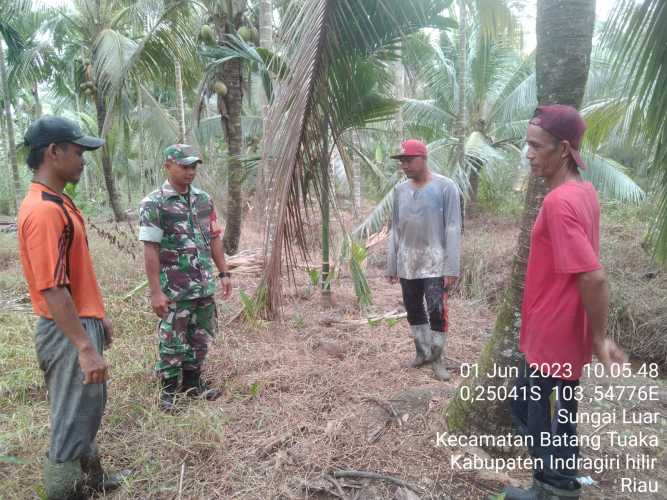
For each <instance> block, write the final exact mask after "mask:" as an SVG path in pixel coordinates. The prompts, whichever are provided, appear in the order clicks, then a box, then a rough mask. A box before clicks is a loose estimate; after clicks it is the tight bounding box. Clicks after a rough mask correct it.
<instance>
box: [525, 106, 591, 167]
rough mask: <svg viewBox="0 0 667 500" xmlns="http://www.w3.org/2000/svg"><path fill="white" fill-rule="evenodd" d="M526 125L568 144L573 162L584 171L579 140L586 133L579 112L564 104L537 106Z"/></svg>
mask: <svg viewBox="0 0 667 500" xmlns="http://www.w3.org/2000/svg"><path fill="white" fill-rule="evenodd" d="M528 123H530V124H531V125H535V126H537V127H540V128H541V129H543V130H546V131H547V132H549V133H550V134H551V135H553V136H554V137H556V138H557V139H560V140H561V141H567V142H569V143H570V146H571V148H570V154H571V155H572V158H573V159H574V162H575V163H576V164H577V166H578V167H579V168H581V169H582V170H586V164H585V163H584V160H582V159H581V154H580V153H579V146H581V139H582V138H583V137H584V132H586V122H584V119H583V118H582V117H581V114H579V111H577V110H576V109H575V108H573V107H572V106H565V105H564V104H550V105H548V106H538V107H537V109H536V110H535V113H534V114H533V117H532V118H531V119H530V121H529V122H528Z"/></svg>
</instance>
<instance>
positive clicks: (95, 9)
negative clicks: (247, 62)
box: [54, 0, 196, 220]
mask: <svg viewBox="0 0 667 500" xmlns="http://www.w3.org/2000/svg"><path fill="white" fill-rule="evenodd" d="M190 8H191V6H190V2H187V1H184V0H183V1H175V2H136V1H132V0H76V1H74V2H72V4H71V5H70V6H69V8H65V9H64V10H63V11H62V12H61V17H60V18H59V20H58V23H57V25H56V26H55V29H54V38H55V40H56V44H57V46H58V48H59V49H60V50H62V51H63V53H66V54H71V55H73V56H74V57H73V60H74V58H76V57H78V58H79V61H80V62H79V63H78V64H79V65H80V67H79V71H78V75H80V76H81V77H82V78H83V79H84V81H83V82H82V84H81V85H82V86H83V85H85V87H82V90H83V91H84V93H85V95H84V97H85V98H86V99H89V100H90V102H91V103H92V104H93V105H94V107H95V111H96V117H97V124H98V133H99V134H100V135H101V136H103V137H106V136H107V134H108V132H109V129H110V128H111V127H113V126H114V125H115V124H117V123H118V121H119V118H120V117H121V110H122V100H123V98H124V96H127V94H128V92H130V91H131V90H130V88H131V86H132V82H133V81H136V80H137V79H141V80H152V81H164V80H165V79H166V80H167V81H168V82H169V83H168V84H169V86H170V87H172V86H173V82H174V79H175V76H174V73H173V72H172V71H170V68H174V64H173V63H174V59H177V60H179V61H181V62H190V61H193V60H194V59H195V54H196V50H195V44H194V37H192V36H191V34H190V33H191V31H192V30H191V26H190V25H189V21H190V19H191V16H190V15H189V14H190ZM194 66H195V65H194V64H187V63H184V64H183V68H184V72H186V69H188V68H190V67H194ZM192 76H193V75H192V74H191V73H188V74H187V77H186V76H185V75H184V78H186V79H187V78H189V79H190V80H192ZM165 83H166V82H165ZM126 109H127V108H126ZM111 146H112V145H110V144H109V143H107V144H106V145H105V146H104V147H103V148H101V159H102V167H103V174H104V183H105V186H106V190H107V193H108V196H109V204H110V206H111V209H112V210H113V214H114V218H115V219H116V220H123V219H124V218H125V214H124V212H123V210H122V207H121V204H120V199H119V194H118V190H117V188H116V182H115V179H114V172H113V161H112V153H111V151H110V148H111Z"/></svg>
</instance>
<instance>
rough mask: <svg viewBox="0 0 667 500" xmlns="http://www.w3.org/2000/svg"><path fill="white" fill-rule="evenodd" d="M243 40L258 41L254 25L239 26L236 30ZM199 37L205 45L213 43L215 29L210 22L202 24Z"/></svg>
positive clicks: (214, 41)
mask: <svg viewBox="0 0 667 500" xmlns="http://www.w3.org/2000/svg"><path fill="white" fill-rule="evenodd" d="M236 33H237V34H238V36H240V37H241V38H242V39H243V41H244V42H251V43H254V44H255V45H257V44H258V43H259V32H258V31H257V29H256V28H255V27H254V26H245V25H244V26H241V27H240V28H239V29H238V30H237V32H236ZM199 39H200V40H201V41H202V42H204V43H205V44H207V45H215V44H216V43H217V41H216V39H215V30H214V29H213V26H211V25H210V24H204V25H202V27H201V30H200V31H199Z"/></svg>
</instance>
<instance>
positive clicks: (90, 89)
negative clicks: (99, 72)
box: [79, 81, 97, 95]
mask: <svg viewBox="0 0 667 500" xmlns="http://www.w3.org/2000/svg"><path fill="white" fill-rule="evenodd" d="M79 90H81V92H83V93H84V94H86V95H93V94H95V93H96V92H97V87H96V86H95V84H94V83H93V82H91V81H85V82H83V83H82V84H81V85H79Z"/></svg>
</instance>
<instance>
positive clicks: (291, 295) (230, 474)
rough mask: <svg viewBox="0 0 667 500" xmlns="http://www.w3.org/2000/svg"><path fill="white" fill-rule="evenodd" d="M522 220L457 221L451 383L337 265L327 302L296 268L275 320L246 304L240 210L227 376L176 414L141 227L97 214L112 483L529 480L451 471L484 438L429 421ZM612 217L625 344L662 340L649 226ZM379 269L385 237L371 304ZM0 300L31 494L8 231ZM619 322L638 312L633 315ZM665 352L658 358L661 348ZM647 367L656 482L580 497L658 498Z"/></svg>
mask: <svg viewBox="0 0 667 500" xmlns="http://www.w3.org/2000/svg"><path fill="white" fill-rule="evenodd" d="M515 224H516V222H515V221H514V220H507V219H500V218H497V217H491V216H486V215H485V216H483V217H481V216H480V217H478V218H476V219H474V220H473V221H471V222H470V223H468V225H467V228H466V235H465V238H464V241H465V249H464V278H463V281H462V284H461V287H460V290H459V293H457V294H456V295H455V296H454V297H453V298H452V299H451V301H450V308H451V309H450V316H451V330H450V337H449V340H448V347H447V349H446V356H447V362H448V364H449V366H450V368H451V369H452V372H453V373H454V374H455V376H454V377H453V379H452V381H450V382H448V383H439V382H437V381H436V380H434V379H433V378H432V376H431V372H430V369H428V368H424V369H421V370H409V369H406V368H403V367H402V365H403V363H404V362H405V361H407V360H409V359H410V358H411V356H412V355H413V347H412V343H411V341H410V339H409V338H408V337H407V333H406V332H407V322H406V321H405V319H398V320H395V319H390V320H379V321H371V322H368V321H366V319H365V317H366V316H364V315H361V314H360V312H359V310H358V308H357V306H356V301H355V297H354V292H353V286H352V283H351V281H350V280H349V278H348V277H346V274H345V273H343V274H342V276H341V278H340V279H339V280H338V281H336V282H335V283H334V285H333V290H334V295H333V298H334V304H333V307H331V308H327V307H324V305H323V304H322V303H321V301H320V296H319V292H318V290H317V289H316V288H314V287H313V286H312V285H311V284H310V282H309V277H308V274H307V273H306V272H305V271H303V270H300V271H297V272H296V274H295V276H296V283H295V284H293V285H292V286H286V288H285V310H284V319H283V321H282V322H271V323H269V322H263V321H262V320H260V319H259V318H255V317H253V316H252V315H250V317H249V318H248V317H246V316H245V315H244V314H242V313H241V314H239V312H240V311H242V309H243V303H242V301H241V299H240V290H244V292H245V293H247V294H252V292H253V290H254V287H255V286H256V283H257V281H258V274H257V272H256V271H257V268H258V267H257V262H256V258H255V255H256V254H255V252H254V249H257V248H258V247H259V246H260V235H259V232H258V231H256V230H254V229H253V227H252V225H247V226H246V227H245V228H244V231H245V233H244V236H243V244H242V248H243V249H245V251H246V252H245V253H244V256H243V257H242V258H240V259H239V260H238V261H237V264H240V267H238V268H237V269H236V272H235V273H234V287H235V290H234V294H233V297H232V299H231V300H230V301H228V302H222V301H221V300H219V302H218V305H219V319H220V332H219V335H218V337H217V339H216V341H215V343H214V344H213V346H212V349H211V351H210V353H209V358H208V365H207V368H206V375H207V377H208V378H209V379H210V380H211V381H212V382H213V383H214V384H216V385H217V386H219V387H222V388H223V389H224V395H223V396H222V397H221V398H220V399H218V400H217V401H215V402H203V401H190V402H188V401H181V403H182V412H181V413H180V414H179V415H178V416H168V415H164V414H162V413H160V412H159V411H158V410H157V396H158V386H157V382H156V380H155V378H154V376H153V374H152V365H153V363H154V360H155V357H156V344H155V335H154V330H155V318H154V316H153V314H152V313H151V311H150V307H149V304H148V300H147V297H146V290H139V291H135V292H134V293H131V292H132V291H133V290H134V289H135V288H136V287H137V285H139V284H140V283H141V282H142V281H143V279H144V278H143V268H142V259H141V253H140V247H139V246H138V244H137V243H136V242H135V241H134V236H133V231H134V229H133V228H130V227H127V226H125V225H123V226H116V225H113V224H108V223H107V224H103V223H96V226H95V228H92V227H91V228H90V240H91V247H92V249H93V253H94V258H95V264H96V269H97V270H98V276H99V280H100V282H101V285H102V289H103V293H104V296H105V300H106V305H107V309H108V312H109V314H110V316H111V317H112V319H113V320H114V322H115V326H116V340H115V342H114V345H113V347H112V348H111V350H110V351H109V352H108V353H107V357H108V360H109V362H110V364H111V381H110V382H109V402H108V406H107V411H106V415H105V418H104V422H103V425H102V429H101V431H100V434H99V445H100V449H101V451H102V454H103V460H104V463H105V464H106V466H107V467H108V468H122V469H127V468H129V469H132V470H133V471H134V472H133V475H132V476H131V478H130V479H129V481H128V482H127V484H126V485H125V486H124V487H123V489H122V491H120V492H118V493H116V494H114V495H109V497H110V498H118V499H122V498H141V499H173V498H184V499H200V498H201V499H209V498H211V499H212V498H225V499H227V498H239V499H285V500H287V499H301V498H312V499H330V498H346V499H348V500H352V499H390V498H404V499H414V498H423V499H428V498H437V499H442V498H453V499H475V498H486V497H487V496H488V495H489V494H492V493H494V492H498V491H500V490H501V489H502V484H503V483H504V482H507V481H510V482H513V483H515V484H524V485H525V484H528V483H529V481H530V474H529V473H527V472H518V473H514V472H511V473H509V474H506V473H500V474H496V473H492V472H488V471H460V470H453V469H452V467H451V464H450V459H451V456H452V455H453V454H461V453H468V454H478V455H483V454H484V452H483V451H482V450H479V449H451V448H445V447H438V446H436V435H437V433H438V432H445V431H447V424H446V421H445V418H444V417H443V411H444V409H445V408H446V405H447V403H448V401H449V400H450V399H451V398H452V397H454V394H455V393H456V390H457V387H458V384H459V382H460V380H461V379H460V376H459V375H458V368H459V365H460V364H461V363H471V362H474V361H475V360H476V358H477V357H478V355H479V353H480V351H481V349H482V347H483V345H484V343H485V340H486V338H487V336H488V332H489V331H490V329H491V327H492V325H493V321H494V307H495V306H496V305H497V303H498V301H499V300H500V296H501V293H502V289H503V286H504V282H505V280H506V278H507V273H508V269H509V264H510V260H511V256H512V252H513V250H514V246H515V242H516V232H517V230H516V226H515ZM605 227H606V229H605V231H607V232H606V233H605V235H606V236H608V238H607V239H608V240H609V241H613V245H612V246H611V247H610V246H607V247H606V250H605V254H604V259H605V261H606V262H605V264H606V265H607V266H608V267H609V268H610V273H611V274H612V275H614V276H621V277H622V276H625V278H623V279H620V278H619V280H618V283H617V284H616V285H615V294H616V295H619V294H620V295H623V296H624V297H634V302H633V303H629V304H627V305H626V307H625V308H624V309H623V310H618V308H617V309H615V316H614V317H615V318H616V321H615V322H614V323H613V325H612V326H613V328H614V332H615V334H618V335H619V336H622V335H626V336H629V337H628V338H629V339H630V340H629V341H633V340H632V339H633V338H634V337H632V335H636V332H637V331H640V332H642V331H643V332H644V333H643V335H644V336H646V335H647V333H646V332H648V331H649V330H650V332H649V333H650V335H653V336H654V337H656V336H657V337H659V336H660V334H661V332H662V337H663V338H664V336H665V333H666V332H665V322H664V317H662V320H661V319H660V318H661V317H660V314H659V313H660V310H661V309H660V307H663V309H662V310H663V311H664V304H666V303H667V301H665V300H664V299H666V298H667V293H666V291H667V280H666V279H665V276H664V273H661V272H660V271H659V270H656V269H654V268H653V267H651V265H650V261H649V260H648V258H646V256H645V255H644V254H643V252H642V250H641V248H640V246H639V245H640V243H641V234H642V233H641V228H637V227H636V225H633V224H627V223H626V224H622V223H614V222H608V224H607V226H605ZM316 254H317V252H316V251H315V255H316ZM314 260H317V259H314ZM624 262H625V263H624ZM383 266H384V245H383V244H379V245H376V246H374V247H373V248H372V249H371V251H370V254H369V257H368V262H367V268H366V269H367V274H368V277H369V282H370V285H371V288H372V289H373V294H374V305H373V307H372V310H370V311H368V312H367V313H366V315H367V316H376V317H377V316H382V315H384V314H386V313H394V315H395V314H396V313H400V312H402V311H403V309H402V303H401V297H400V288H399V287H398V285H396V286H390V285H388V284H387V283H386V282H385V280H384V279H383V277H382V275H383ZM650 273H654V275H651V274H650ZM647 274H648V275H649V277H646V275H647ZM633 280H634V281H633ZM635 281H636V283H638V285H635V284H633V283H634V282H635ZM637 286H645V290H648V289H649V288H650V290H651V292H650V294H651V295H652V297H645V296H642V295H641V294H640V293H639V292H637V290H636V288H637ZM656 294H657V299H656V298H655V297H653V296H655V295H656ZM637 297H641V299H638V298H637ZM661 300H662V303H661V304H662V305H661V304H660V301H661ZM651 301H652V302H651ZM648 302H651V303H648ZM652 304H653V305H652ZM656 304H657V305H656ZM0 311H1V312H0V498H7V499H14V498H39V496H40V492H41V487H40V462H41V458H42V456H43V454H44V451H45V450H46V447H47V441H48V405H47V401H46V392H45V388H44V385H43V381H42V376H41V373H40V372H39V370H38V368H37V365H36V361H35V356H34V348H33V344H32V330H33V325H34V321H35V319H34V317H33V316H32V314H31V312H30V307H29V301H28V298H27V290H26V287H25V285H24V284H23V281H22V278H21V275H20V267H19V261H18V254H17V250H16V236H15V234H12V233H7V234H0ZM656 311H657V312H656ZM642 315H643V316H642ZM243 318H245V320H244V321H241V319H243ZM637 318H648V319H647V320H646V321H645V320H644V319H640V320H638V319H637ZM633 321H634V323H633ZM624 322H625V323H624ZM628 322H630V323H633V325H634V326H633V327H628V326H627V323H628ZM647 322H648V323H651V322H653V323H651V324H652V325H653V326H651V324H649V325H648V326H647V325H646V323H647ZM624 325H625V326H624ZM632 328H634V330H632ZM642 329H643V330H642ZM628 332H630V333H628ZM632 332H634V333H632ZM651 338H653V337H651ZM640 340H641V339H639V340H638V339H635V340H634V341H635V342H638V343H641V342H640ZM654 341H655V342H659V340H652V341H651V342H654ZM642 345H643V344H642ZM662 345H664V342H663V344H662ZM640 347H641V346H640ZM653 350H654V351H655V346H654V349H653ZM661 356H662V358H661ZM657 357H658V361H660V360H662V363H663V369H664V361H665V360H664V352H663V354H658V356H657ZM608 382H609V381H608V380H607V381H606V382H605V381H603V382H602V383H608ZM644 382H646V383H648V382H650V383H655V384H658V385H659V390H660V391H661V392H660V395H661V401H660V402H653V403H650V402H644V403H641V405H643V406H647V405H648V406H651V405H652V407H650V408H646V410H647V411H648V410H655V411H656V412H658V413H659V414H660V418H659V423H658V424H657V425H655V426H650V425H647V426H644V431H646V432H652V433H654V434H657V435H659V437H660V443H661V444H660V446H658V447H649V448H650V449H645V450H643V451H641V450H631V452H632V453H634V452H635V451H636V452H637V453H640V452H642V453H647V454H650V455H651V456H654V457H656V458H657V459H658V470H652V471H643V472H638V473H637V474H636V477H637V478H649V477H652V478H653V479H658V480H659V481H660V483H661V491H660V493H659V494H657V496H656V495H650V494H641V495H639V494H632V495H629V494H622V493H621V492H620V488H619V486H618V484H615V483H614V481H616V480H617V479H618V477H617V476H618V474H619V473H618V472H617V471H608V472H603V473H601V474H595V473H590V474H589V473H587V472H586V473H585V474H587V475H590V476H592V478H593V479H594V480H595V481H596V482H597V485H594V486H591V487H587V488H586V490H585V491H586V494H585V498H665V495H667V481H665V477H664V476H665V467H664V465H665V455H664V448H663V446H664V445H663V444H662V443H664V437H665V436H664V430H665V420H664V417H663V416H662V415H663V414H665V407H664V405H665V403H664V401H665V398H664V397H663V396H664V384H663V383H662V382H661V381H657V382H656V381H648V382H647V381H644ZM583 383H584V385H586V384H592V383H593V381H584V382H583ZM637 383H642V381H641V380H639V381H638V382H637ZM624 404H626V405H627V406H628V408H630V407H632V405H634V404H635V402H633V401H630V402H622V401H621V402H617V401H616V402H614V401H610V402H608V405H612V406H613V405H617V406H619V408H620V406H622V405H624ZM633 409H634V410H637V409H638V407H637V406H635V407H634V408H633ZM639 409H641V407H640V408H639ZM613 428H614V427H613V426H611V427H609V426H608V427H607V428H605V429H593V430H591V429H590V428H587V427H586V426H582V428H581V430H582V432H606V431H608V430H610V429H613ZM619 432H626V433H636V429H633V428H631V427H628V428H621V429H619ZM583 453H584V454H587V453H590V454H592V455H595V454H604V453H607V454H614V453H617V454H621V453H623V454H625V453H627V450H622V449H604V450H600V451H590V450H585V449H584V450H583ZM346 471H347V474H346ZM365 473H370V476H372V475H373V474H376V475H377V476H373V477H370V476H369V474H365ZM364 476H367V477H364Z"/></svg>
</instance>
